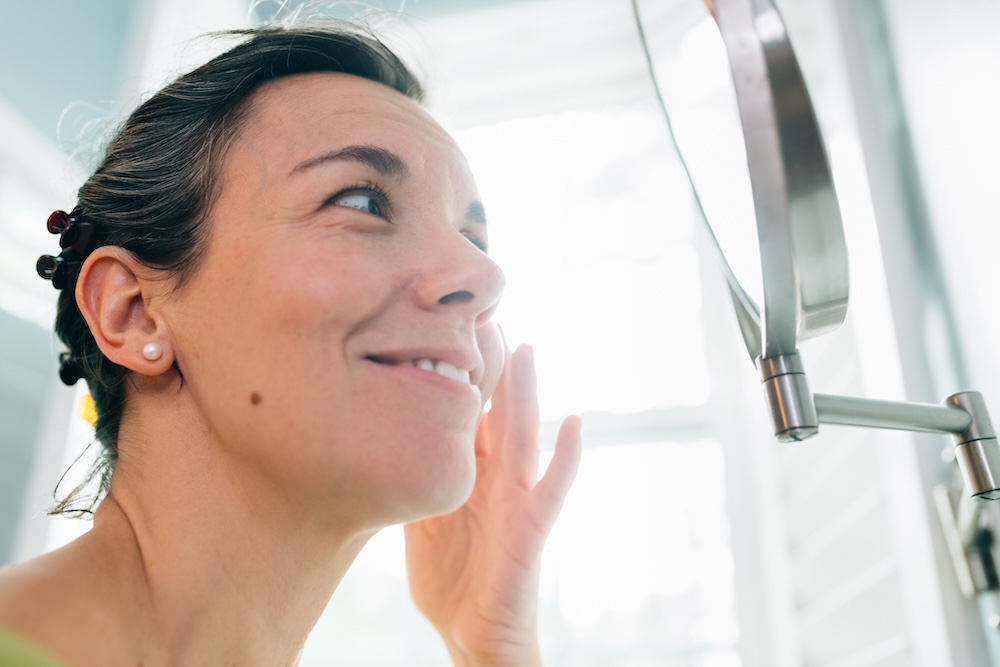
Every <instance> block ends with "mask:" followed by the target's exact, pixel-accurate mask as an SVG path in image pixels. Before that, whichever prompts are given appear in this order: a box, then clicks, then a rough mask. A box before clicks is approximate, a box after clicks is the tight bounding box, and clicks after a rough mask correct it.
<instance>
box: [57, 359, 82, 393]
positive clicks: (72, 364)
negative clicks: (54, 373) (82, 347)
mask: <svg viewBox="0 0 1000 667" xmlns="http://www.w3.org/2000/svg"><path fill="white" fill-rule="evenodd" d="M83 375H84V374H83V369H82V368H81V367H80V362H79V361H78V360H77V358H76V357H74V356H73V355H72V354H70V353H69V352H63V353H62V354H60V355H59V379H60V380H62V381H63V384H66V385H70V386H72V385H74V384H76V383H77V381H78V380H80V379H82V378H83Z"/></svg>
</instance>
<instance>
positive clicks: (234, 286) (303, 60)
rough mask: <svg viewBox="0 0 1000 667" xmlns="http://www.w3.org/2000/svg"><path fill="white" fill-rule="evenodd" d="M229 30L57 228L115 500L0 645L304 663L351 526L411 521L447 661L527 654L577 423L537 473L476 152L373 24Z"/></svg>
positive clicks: (9, 620)
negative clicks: (226, 46) (501, 307)
mask: <svg viewBox="0 0 1000 667" xmlns="http://www.w3.org/2000/svg"><path fill="white" fill-rule="evenodd" d="M243 35H244V41H243V42H242V43H241V44H239V45H237V46H235V47H234V48H232V49H231V50H230V51H229V52H227V53H225V54H223V55H221V56H219V57H218V58H216V59H214V60H213V61H211V62H209V63H208V64H206V65H204V66H202V67H201V68H199V69H197V70H195V71H193V72H191V73H189V74H187V75H184V76H182V77H181V78H180V79H178V80H177V81H175V82H174V83H172V84H171V85H169V86H167V87H166V88H165V89H164V90H162V91H160V92H159V93H158V94H156V95H155V96H153V97H152V98H150V99H149V100H148V101H146V102H145V103H144V104H142V105H141V106H140V107H139V108H138V109H137V110H136V111H135V112H134V113H133V114H132V116H131V117H130V118H129V119H128V120H127V121H126V122H125V124H124V125H123V126H122V128H121V130H120V131H119V133H118V134H117V136H116V137H115V139H114V140H113V141H112V143H111V144H110V146H109V148H108V151H107V154H106V156H105V158H104V161H103V162H102V163H101V165H100V166H99V167H98V168H97V170H96V172H95V173H94V175H93V176H91V178H90V179H89V180H88V181H87V182H86V183H85V184H84V185H83V187H82V188H81V189H80V191H79V200H78V204H77V206H76V208H74V210H73V211H72V212H71V213H69V214H63V213H60V212H57V213H55V214H53V216H52V217H51V218H50V219H49V222H48V224H49V228H50V231H53V232H55V233H58V234H60V245H61V246H62V247H63V251H62V252H61V253H60V255H59V256H58V257H43V258H42V259H40V260H39V267H38V268H39V272H40V273H41V274H42V275H43V276H44V277H47V278H50V279H51V280H52V281H53V284H54V285H55V286H56V287H57V288H58V289H60V290H61V293H60V296H59V307H58V316H57V322H56V330H57V333H58V334H59V336H60V338H61V339H62V340H63V341H64V342H65V343H66V345H67V347H68V348H69V351H68V352H67V353H66V354H65V355H63V365H62V368H61V375H62V377H63V379H64V380H65V381H68V382H74V381H76V379H78V378H80V377H82V378H84V379H86V380H87V383H88V385H89V386H90V389H91V392H92V394H93V396H94V399H95V402H96V408H97V415H98V417H97V423H96V431H97V435H98V438H99V440H100V442H101V444H102V446H103V448H104V452H105V458H104V461H103V464H104V468H102V470H101V471H99V472H100V473H101V474H102V475H103V478H104V482H105V484H104V486H105V487H106V494H105V497H104V498H103V500H102V501H101V502H100V505H99V506H98V507H97V509H96V511H95V512H94V525H93V529H92V530H91V531H90V532H89V533H87V534H86V535H84V536H83V537H81V538H80V539H78V540H76V541H75V542H73V543H71V544H70V545H68V546H66V547H64V548H63V549H61V550H59V551H56V552H53V553H51V554H47V555H45V556H42V557H40V558H38V559H36V560H34V561H30V562H28V563H25V564H22V565H18V566H14V567H11V568H8V569H7V570H6V571H4V572H2V573H0V628H4V629H5V630H4V633H6V634H5V637H6V639H5V640H2V642H0V643H3V642H6V643H7V644H12V643H15V642H16V643H18V644H19V645H20V650H24V651H34V650H40V651H42V652H43V653H45V654H48V655H49V656H50V657H52V658H55V659H56V660H57V661H61V663H57V664H65V665H101V666H107V665H118V664H123V665H124V664H128V665H135V664H140V663H141V664H143V665H146V666H147V667H148V666H151V665H221V664H231V665H269V666H271V665H291V664H294V663H295V662H296V660H297V656H298V655H299V653H300V651H301V649H302V646H303V643H304V642H305V639H306V636H307V634H308V633H309V631H310V629H311V628H312V626H313V625H314V623H315V622H316V620H317V618H318V617H319V615H320V613H321V612H322V611H323V609H324V607H325V606H326V604H327V602H328V601H329V598H330V596H331V595H332V594H333V592H334V590H335V588H336V586H337V584H338V582H339V581H340V579H341V577H342V576H343V575H344V572H345V571H346V570H347V568H348V567H349V566H350V564H351V562H352V561H353V560H354V558H355V556H356V555H357V554H358V552H359V550H360V549H361V548H362V546H363V545H364V544H365V542H366V541H367V540H368V539H369V538H370V537H371V536H372V535H373V534H374V533H375V532H377V531H378V530H379V529H380V528H382V527H384V526H387V525H391V524H396V523H405V524H407V526H406V541H407V566H408V572H409V577H410V584H411V591H412V595H413V598H414V601H415V602H416V605H417V606H418V608H419V609H420V610H421V611H422V612H423V613H424V614H425V615H426V616H427V617H428V618H429V619H430V621H431V622H432V623H433V624H434V626H435V627H436V628H437V629H438V630H439V632H440V633H441V635H442V637H443V638H444V641H445V642H446V644H447V647H448V650H449V652H450V654H451V656H452V657H453V659H454V661H455V663H456V664H459V665H519V666H520V665H532V664H538V663H539V662H540V658H539V651H538V645H537V641H536V636H535V635H536V633H535V604H536V596H537V581H538V568H539V556H540V552H541V547H542V543H543V541H544V538H545V536H546V534H547V531H548V530H549V528H550V527H551V525H552V522H553V521H554V519H555V517H556V514H557V513H558V511H559V507H560V506H561V503H562V500H563V498H564V496H565V494H566V492H567V490H568V488H569V485H570V484H571V481H572V478H573V475H574V473H575V469H576V465H577V462H578V460H579V453H580V442H579V421H578V420H577V419H576V418H570V419H568V420H567V421H566V422H565V423H564V425H563V428H562V429H561V431H560V435H559V438H558V442H557V445H556V452H555V455H554V458H553V461H552V463H551V465H550V466H549V469H548V471H547V472H546V474H545V475H544V476H543V477H542V479H541V480H539V481H538V482H537V484H536V483H535V470H536V465H537V447H536V442H535V434H536V431H537V424H538V415H537V406H536V400H535V389H534V376H533V368H532V359H531V352H530V350H528V349H519V350H518V351H517V352H515V353H514V354H513V355H508V356H507V359H506V362H505V361H504V357H505V353H504V347H505V346H504V345H503V342H502V338H501V336H500V332H499V330H498V328H497V326H496V324H495V323H493V321H492V319H491V318H492V315H493V312H494V310H495V308H496V305H497V302H498V301H499V299H500V294H501V291H502V289H503V282H504V279H503V274H502V273H501V272H500V270H499V268H498V267H497V266H496V265H495V264H494V262H493V261H492V260H491V259H490V258H489V257H488V255H487V254H486V253H485V250H486V242H487V238H486V218H485V214H484V211H483V206H482V204H481V203H480V202H479V199H478V195H477V193H476V188H475V184H474V182H473V180H472V177H471V175H470V173H469V170H468V167H467V165H466V163H465V160H464V158H463V157H462V155H461V153H460V152H459V150H458V148H457V147H456V146H455V144H454V142H453V141H452V140H451V138H450V137H449V136H448V135H447V134H446V133H445V132H444V130H442V129H441V128H440V126H438V125H437V124H436V123H435V122H434V120H432V119H431V117H430V116H428V115H427V114H426V113H425V112H424V111H423V109H422V108H421V107H420V105H419V100H420V98H421V95H422V93H421V89H420V86H419V84H418V83H417V81H416V80H415V79H414V77H413V76H412V75H411V74H410V73H409V72H408V71H407V70H406V68H405V67H404V66H403V65H402V64H401V63H400V62H399V60H397V59H396V57H395V56H394V55H393V54H392V53H391V52H389V51H388V50H387V49H386V48H385V47H384V46H382V45H381V44H379V43H378V42H377V41H375V40H373V39H371V38H370V37H367V36H364V35H361V34H358V33H356V32H351V31H348V30H345V29H344V28H331V27H329V26H326V27H316V26H312V27H300V28H294V29H284V28H264V29H259V30H254V31H248V32H246V33H243ZM501 371H503V372H502V373H501ZM494 390H495V393H494ZM491 395H492V397H493V400H492V403H491V410H490V411H489V412H488V413H487V414H486V415H485V416H483V415H482V410H483V406H484V404H485V402H486V400H487V399H488V398H490V396H491ZM112 470H113V475H111V474H110V473H111V471H112ZM71 500H72V499H71ZM68 506H69V505H64V506H63V509H65V508H66V507H68ZM26 646H27V648H26ZM0 662H3V660H2V655H0ZM39 664H42V663H39Z"/></svg>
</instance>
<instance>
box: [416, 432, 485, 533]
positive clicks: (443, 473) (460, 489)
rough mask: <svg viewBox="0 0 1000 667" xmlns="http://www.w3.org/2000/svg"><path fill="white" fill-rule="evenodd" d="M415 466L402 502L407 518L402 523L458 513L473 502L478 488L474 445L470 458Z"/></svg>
mask: <svg viewBox="0 0 1000 667" xmlns="http://www.w3.org/2000/svg"><path fill="white" fill-rule="evenodd" d="M422 463H423V464H424V465H420V466H413V468H412V469H411V470H410V471H408V477H407V482H406V486H407V489H406V493H405V494H404V497H403V498H399V501H400V504H401V505H402V507H401V509H402V512H403V514H404V515H405V516H404V518H403V519H402V520H401V521H399V523H408V522H410V521H418V520H420V519H426V518H429V517H432V516H440V515H442V514H448V513H449V512H454V511H455V510H457V509H458V508H460V507H461V506H462V505H464V504H465V501H467V500H468V499H469V496H470V495H471V494H472V489H473V488H474V487H475V484H476V460H475V455H474V453H473V451H472V447H471V444H470V446H469V449H468V454H467V455H463V456H461V457H457V456H455V457H450V459H449V460H448V461H447V462H439V463H438V464H436V465H435V464H433V462H431V461H424V462H422Z"/></svg>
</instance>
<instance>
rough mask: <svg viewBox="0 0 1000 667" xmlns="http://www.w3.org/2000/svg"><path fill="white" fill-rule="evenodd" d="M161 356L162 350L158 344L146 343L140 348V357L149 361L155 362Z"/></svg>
mask: <svg viewBox="0 0 1000 667" xmlns="http://www.w3.org/2000/svg"><path fill="white" fill-rule="evenodd" d="M162 354H163V349H162V348H161V347H160V344H159V343H146V344H145V345H143V346H142V356H144V357H146V358H147V359H149V360H150V361H156V360H157V359H159V358H160V356H161V355H162Z"/></svg>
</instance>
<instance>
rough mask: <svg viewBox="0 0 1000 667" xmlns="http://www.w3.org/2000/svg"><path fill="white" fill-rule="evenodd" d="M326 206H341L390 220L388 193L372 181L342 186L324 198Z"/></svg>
mask: <svg viewBox="0 0 1000 667" xmlns="http://www.w3.org/2000/svg"><path fill="white" fill-rule="evenodd" d="M326 205H327V206H342V207H344V208H353V209H354V210H356V211H361V212H362V213H367V214H369V215H374V216H376V217H379V218H383V219H385V220H387V221H391V218H390V213H391V209H390V207H389V195H387V194H386V192H385V190H383V189H382V188H381V187H379V186H378V185H376V184H374V183H361V184H358V185H353V186H351V187H349V188H344V189H343V190H341V191H340V192H338V193H337V194H335V195H333V196H332V197H330V198H329V199H327V200H326Z"/></svg>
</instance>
